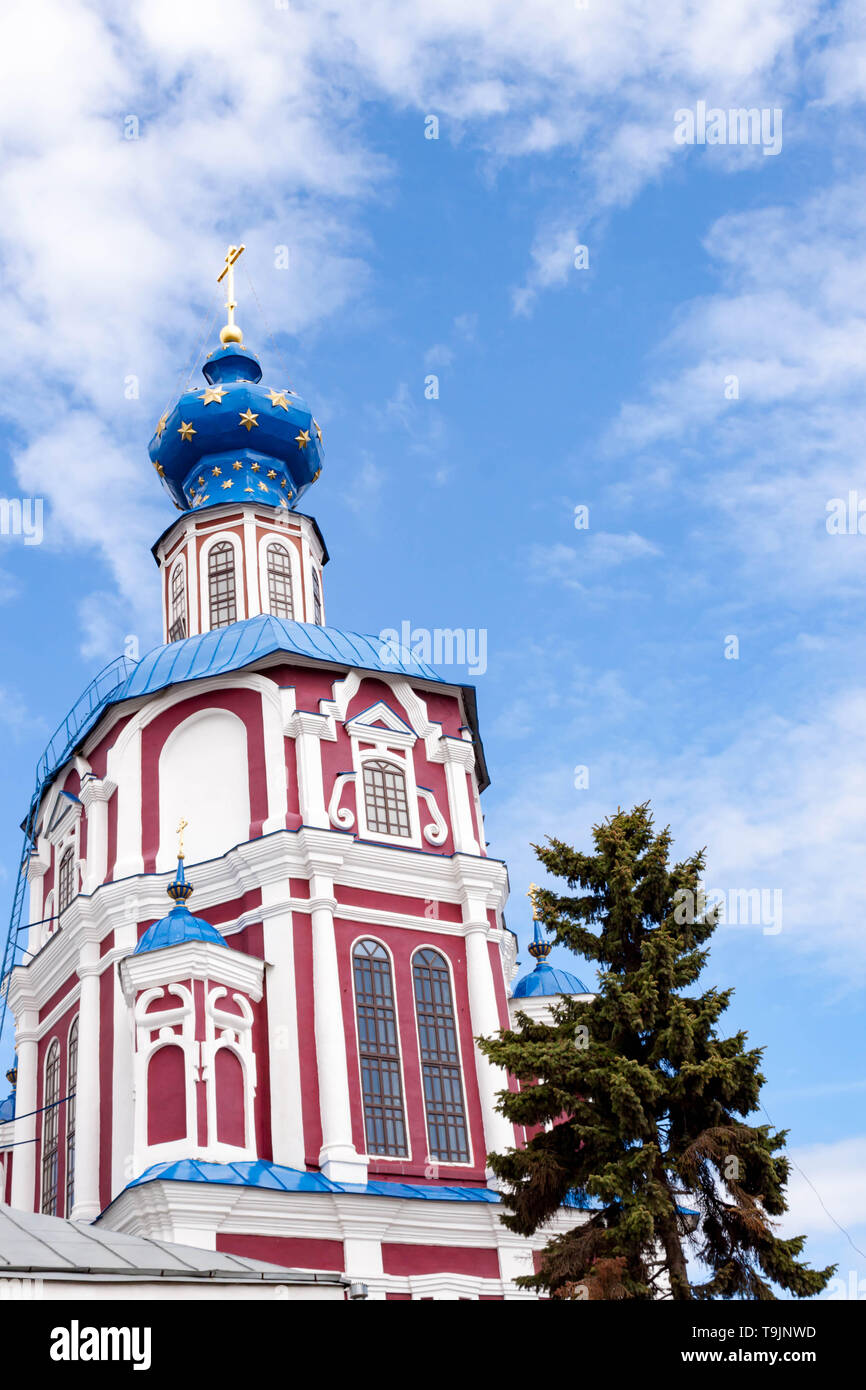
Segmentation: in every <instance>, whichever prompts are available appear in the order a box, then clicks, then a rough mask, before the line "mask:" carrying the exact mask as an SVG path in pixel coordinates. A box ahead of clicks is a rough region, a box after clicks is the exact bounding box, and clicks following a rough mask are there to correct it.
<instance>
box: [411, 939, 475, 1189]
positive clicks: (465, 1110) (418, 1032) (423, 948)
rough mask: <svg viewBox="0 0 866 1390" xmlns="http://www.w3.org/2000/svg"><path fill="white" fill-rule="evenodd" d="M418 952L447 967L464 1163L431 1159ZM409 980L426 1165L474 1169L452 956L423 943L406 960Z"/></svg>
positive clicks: (467, 1094)
mask: <svg viewBox="0 0 866 1390" xmlns="http://www.w3.org/2000/svg"><path fill="white" fill-rule="evenodd" d="M419 951H435V952H436V954H437V956H441V957H442V959H443V960H444V962H445V964H446V966H447V968H448V979H449V983H450V985H451V1008H452V1009H453V1011H454V1033H455V1036H456V1038H457V1058H458V1065H459V1067H460V1085H461V1088H462V1091H463V1113H464V1117H465V1119H466V1142H467V1145H468V1147H469V1160H468V1162H467V1161H465V1160H464V1161H463V1162H452V1161H450V1160H448V1159H442V1158H434V1157H433V1155H432V1154H431V1153H430V1125H429V1122H428V1119H427V1101H426V1098H425V1095H424V1060H423V1058H422V1056H421V1030H420V1028H419V1027H418V1002H417V1000H416V998H415V957H416V956H417V954H418V952H419ZM409 979H410V982H411V985H412V1017H413V1019H414V1021H415V1046H416V1048H417V1051H418V1079H419V1081H420V1094H421V1108H422V1109H423V1111H424V1134H425V1136H426V1138H427V1163H428V1164H431V1163H436V1164H438V1166H439V1167H440V1168H474V1167H475V1148H474V1145H473V1142H472V1116H471V1114H470V1112H469V1089H468V1087H467V1085H466V1067H465V1066H464V1062H463V1043H462V1040H461V1037H460V1009H459V1007H458V1003H457V990H456V989H455V987H454V963H453V961H452V960H451V957H450V956H449V955H448V953H447V952H446V951H444V950H443V949H442V947H441V946H440V945H439V944H438V943H437V942H435V941H422V942H420V943H419V944H418V945H417V946H416V947H415V949H414V950H413V951H412V954H411V956H410V957H409Z"/></svg>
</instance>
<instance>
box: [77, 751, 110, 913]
mask: <svg viewBox="0 0 866 1390" xmlns="http://www.w3.org/2000/svg"><path fill="white" fill-rule="evenodd" d="M116 790H117V788H116V787H115V785H114V783H113V782H111V781H109V780H108V778H106V779H105V780H104V781H100V780H99V778H98V777H86V778H85V780H84V782H83V783H82V785H81V801H82V802H83V804H84V809H85V811H86V813H87V863H86V866H85V872H84V877H83V880H82V884H81V891H82V893H88V894H89V893H92V892H93V891H94V889H95V888H98V887H99V885H100V883H104V882H105V875H106V873H107V872H108V803H109V801H110V800H111V797H112V795H113V793H114V792H115V791H116Z"/></svg>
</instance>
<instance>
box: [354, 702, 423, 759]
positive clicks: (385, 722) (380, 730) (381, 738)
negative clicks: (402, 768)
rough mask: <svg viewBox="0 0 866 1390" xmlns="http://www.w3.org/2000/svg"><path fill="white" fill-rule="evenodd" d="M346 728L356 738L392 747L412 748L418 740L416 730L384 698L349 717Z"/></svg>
mask: <svg viewBox="0 0 866 1390" xmlns="http://www.w3.org/2000/svg"><path fill="white" fill-rule="evenodd" d="M346 729H347V730H348V732H349V733H350V734H351V735H352V736H353V737H354V738H363V739H369V740H370V742H372V743H386V744H389V745H390V746H391V747H392V748H411V747H412V745H413V744H414V743H415V742H417V735H416V733H415V732H414V730H413V729H411V728H410V727H409V725H408V724H407V723H406V721H405V719H401V718H400V716H399V715H398V714H395V713H394V711H393V710H392V709H391V708H390V706H388V705H386V704H385V701H384V700H377V701H376V703H375V704H374V705H369V706H368V708H367V709H365V710H361V712H360V714H356V715H354V716H353V717H352V718H351V719H348V720H347V721H346Z"/></svg>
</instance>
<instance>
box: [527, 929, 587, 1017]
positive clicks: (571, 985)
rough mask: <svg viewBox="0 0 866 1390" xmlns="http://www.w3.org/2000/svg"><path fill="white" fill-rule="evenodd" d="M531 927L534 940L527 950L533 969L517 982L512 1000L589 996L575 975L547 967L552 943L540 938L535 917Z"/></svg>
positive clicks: (550, 966)
mask: <svg viewBox="0 0 866 1390" xmlns="http://www.w3.org/2000/svg"><path fill="white" fill-rule="evenodd" d="M533 926H534V929H535V930H534V940H533V941H531V942H530V943H529V947H528V950H529V954H530V955H531V956H532V957H533V958H534V960H535V969H534V970H530V971H529V973H528V974H527V975H524V976H523V977H522V978H521V979H519V980H518V981H517V984H516V985H515V986H514V989H513V991H512V994H511V997H512V999H530V998H533V997H536V996H538V995H543V994H591V993H592V991H591V990H588V989H587V987H586V985H585V984H583V983H582V981H580V980H579V979H578V978H577V976H576V975H572V974H570V973H569V972H568V971H567V970H557V969H555V968H554V966H552V965H548V963H547V957H548V956H549V955H550V952H551V951H552V950H553V942H552V941H545V940H544V938H543V937H542V935H541V926H540V924H539V921H538V918H537V917H534V920H533Z"/></svg>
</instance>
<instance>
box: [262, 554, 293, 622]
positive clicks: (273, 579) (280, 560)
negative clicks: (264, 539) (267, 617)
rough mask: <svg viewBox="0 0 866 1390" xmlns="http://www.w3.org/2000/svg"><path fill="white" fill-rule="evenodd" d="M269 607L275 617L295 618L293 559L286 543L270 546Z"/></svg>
mask: <svg viewBox="0 0 866 1390" xmlns="http://www.w3.org/2000/svg"><path fill="white" fill-rule="evenodd" d="M268 607H269V608H270V610H271V612H272V613H273V615H274V617H275V618H294V616H295V610H294V606H293V604H292V561H291V557H290V555H289V552H288V550H287V549H286V547H285V546H284V545H269V546H268Z"/></svg>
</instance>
